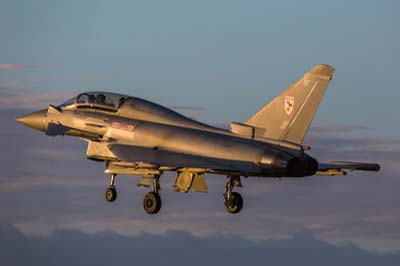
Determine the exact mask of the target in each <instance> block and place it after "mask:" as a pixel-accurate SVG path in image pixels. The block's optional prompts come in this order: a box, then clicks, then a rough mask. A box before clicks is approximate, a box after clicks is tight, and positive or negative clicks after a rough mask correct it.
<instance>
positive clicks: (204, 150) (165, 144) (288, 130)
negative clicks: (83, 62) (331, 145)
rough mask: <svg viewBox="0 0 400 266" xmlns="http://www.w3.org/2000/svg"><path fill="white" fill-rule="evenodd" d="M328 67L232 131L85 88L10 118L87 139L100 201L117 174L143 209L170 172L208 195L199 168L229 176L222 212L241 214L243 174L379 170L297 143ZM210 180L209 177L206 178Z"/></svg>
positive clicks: (153, 208)
mask: <svg viewBox="0 0 400 266" xmlns="http://www.w3.org/2000/svg"><path fill="white" fill-rule="evenodd" d="M333 73H334V68H333V67H331V66H329V65H322V64H321V65H317V66H315V67H314V68H312V69H311V70H310V71H309V72H308V73H306V74H305V75H304V76H303V77H301V78H300V79H299V80H298V81H296V82H295V83H294V84H292V85H291V86H289V87H288V88H287V89H286V90H285V91H283V92H282V93H281V94H280V95H279V96H278V97H276V98H275V99H274V100H273V101H272V102H270V103H269V104H267V105H265V106H264V107H263V108H261V109H260V110H259V111H258V112H257V113H256V114H254V115H253V116H251V117H250V118H249V119H248V120H247V121H245V122H242V123H240V122H232V123H231V124H230V130H226V129H222V128H217V127H214V126H210V125H207V124H204V123H200V122H198V121H195V120H193V119H191V118H189V117H186V116H184V115H181V114H179V113H177V112H175V111H173V110H171V109H169V108H166V107H164V106H161V105H159V104H156V103H153V102H150V101H147V100H144V99H140V98H136V97H132V96H128V95H122V94H116V93H109V92H84V93H81V94H79V95H77V96H76V97H74V98H72V99H70V100H68V101H66V102H64V103H63V104H61V105H58V106H54V105H49V106H48V108H47V109H44V110H40V111H37V112H34V113H31V114H28V115H25V116H22V117H19V118H17V119H16V121H18V122H19V123H22V124H24V125H26V126H29V127H31V128H34V129H37V130H39V131H43V132H45V133H46V135H49V136H59V135H61V136H64V135H68V136H74V137H79V138H81V139H82V140H84V141H86V142H87V143H88V146H87V158H88V159H91V160H96V161H103V162H104V165H105V173H107V174H109V175H110V181H109V187H108V188H107V189H106V191H105V198H106V200H107V201H109V202H112V201H115V200H116V198H117V190H116V187H115V179H116V176H117V175H119V174H127V175H139V176H141V179H140V181H139V183H138V186H142V187H147V188H151V191H150V192H148V193H147V194H145V196H144V199H143V208H144V210H145V211H146V212H147V213H148V214H155V213H157V212H159V211H160V209H161V197H160V189H161V187H160V177H161V176H162V174H163V173H164V172H166V171H174V172H176V179H175V184H174V186H173V188H174V190H175V191H178V192H188V191H190V190H193V191H197V192H207V185H206V181H205V173H209V174H218V175H223V176H226V177H227V182H226V186H225V190H224V193H223V199H224V206H225V209H226V211H227V212H228V213H232V214H234V213H239V212H240V210H241V209H242V207H243V198H242V196H241V195H240V194H239V193H238V192H235V191H233V189H234V188H236V187H242V183H241V177H277V178H283V177H285V178H300V177H306V176H312V175H346V173H347V171H348V170H350V171H353V170H364V171H379V169H380V166H379V164H376V163H361V162H346V161H333V162H330V163H321V162H318V161H317V160H316V159H315V158H313V157H311V156H310V155H308V154H307V153H306V151H308V150H309V149H310V147H307V146H305V145H303V144H302V143H303V140H304V137H305V135H306V133H307V131H308V128H309V126H310V124H311V121H312V119H313V117H314V115H315V112H316V110H317V108H318V106H319V104H320V101H321V99H322V97H323V95H324V93H325V90H326V88H327V86H328V84H329V82H330V80H331V79H332V77H333ZM208 177H209V176H208Z"/></svg>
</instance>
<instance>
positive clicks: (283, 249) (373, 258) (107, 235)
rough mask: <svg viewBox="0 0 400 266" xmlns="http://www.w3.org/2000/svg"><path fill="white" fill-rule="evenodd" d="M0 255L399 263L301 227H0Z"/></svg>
mask: <svg viewBox="0 0 400 266" xmlns="http://www.w3.org/2000/svg"><path fill="white" fill-rule="evenodd" d="M0 247H1V250H2V252H0V260H1V261H2V263H3V264H5V265H28V264H29V265H41V266H46V265H71V264H73V265H94V264H95V265H114V264H118V265H145V264H152V265H153V264H154V265H171V263H172V262H173V264H174V265H177V266H180V265H191V266H196V265H244V264H245V265H259V264H265V263H267V264H269V265H326V266H330V265H335V266H336V265H365V266H368V265H382V266H384V265H385V266H386V265H387V266H389V265H399V263H400V254H399V253H376V252H371V251H367V250H364V249H361V248H359V247H357V246H356V245H354V244H351V243H347V244H346V245H340V246H337V245H332V244H330V243H327V242H325V241H322V240H319V239H317V238H315V237H314V236H313V235H312V234H310V233H309V232H307V231H304V232H301V233H297V234H296V235H295V236H294V237H292V238H288V239H269V240H263V241H251V240H247V239H243V238H240V237H228V236H223V235H219V234H217V235H214V236H210V237H196V236H194V235H192V234H190V233H187V232H184V231H168V232H167V233H166V234H165V235H154V234H149V233H141V234H139V235H137V236H122V235H119V234H115V233H112V232H109V231H108V232H97V233H95V234H87V233H84V232H82V231H80V230H56V231H54V232H53V233H52V234H51V235H50V236H49V237H40V236H26V235H25V234H23V233H22V232H21V231H19V230H18V229H17V228H15V227H13V226H11V225H4V224H3V225H1V226H0Z"/></svg>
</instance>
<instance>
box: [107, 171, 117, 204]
mask: <svg viewBox="0 0 400 266" xmlns="http://www.w3.org/2000/svg"><path fill="white" fill-rule="evenodd" d="M116 176H117V175H116V174H111V175H110V186H109V187H108V188H107V189H106V192H105V197H106V200H107V201H108V202H113V201H115V200H116V199H117V190H116V189H115V186H114V182H115V177H116Z"/></svg>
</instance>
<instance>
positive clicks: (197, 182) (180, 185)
mask: <svg viewBox="0 0 400 266" xmlns="http://www.w3.org/2000/svg"><path fill="white" fill-rule="evenodd" d="M191 188H192V189H193V191H195V192H204V193H206V192H207V185H206V182H205V179H204V173H192V172H187V171H184V172H178V173H177V175H176V179H175V184H174V190H175V191H177V192H185V193H187V192H189V190H190V189H191Z"/></svg>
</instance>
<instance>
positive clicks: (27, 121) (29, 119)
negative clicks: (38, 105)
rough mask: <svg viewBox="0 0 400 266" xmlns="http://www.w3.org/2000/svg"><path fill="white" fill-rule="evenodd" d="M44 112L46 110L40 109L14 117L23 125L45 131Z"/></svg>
mask: <svg viewBox="0 0 400 266" xmlns="http://www.w3.org/2000/svg"><path fill="white" fill-rule="evenodd" d="M46 113H47V110H46V109H44V110H40V111H37V112H33V113H31V114H27V115H24V116H21V117H18V118H17V119H15V120H16V121H17V122H18V123H21V124H23V125H25V126H28V127H31V128H34V129H37V130H39V131H43V132H44V131H46V121H45V119H46Z"/></svg>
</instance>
